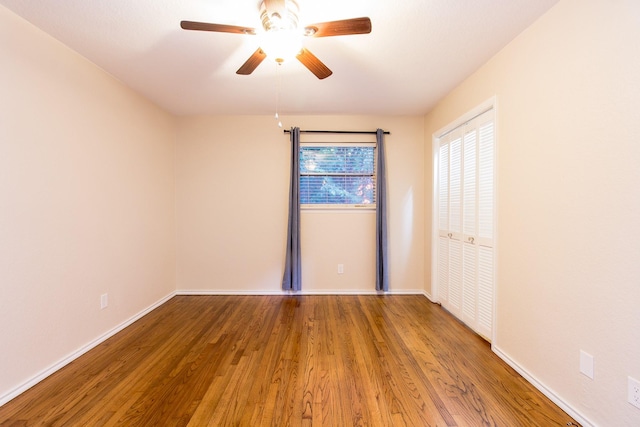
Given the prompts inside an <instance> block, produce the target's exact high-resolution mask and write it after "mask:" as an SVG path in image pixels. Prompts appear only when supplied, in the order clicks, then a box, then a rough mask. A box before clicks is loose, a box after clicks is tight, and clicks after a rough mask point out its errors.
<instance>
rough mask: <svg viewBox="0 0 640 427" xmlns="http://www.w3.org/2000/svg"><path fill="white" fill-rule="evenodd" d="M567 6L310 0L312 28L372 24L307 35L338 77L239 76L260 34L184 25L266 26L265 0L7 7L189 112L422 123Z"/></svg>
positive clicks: (305, 6)
mask: <svg viewBox="0 0 640 427" xmlns="http://www.w3.org/2000/svg"><path fill="white" fill-rule="evenodd" d="M557 1H558V0H404V1H397V0H349V1H346V0H299V4H300V8H301V16H300V21H301V22H300V23H301V24H302V25H308V24H312V23H317V22H324V21H334V20H339V19H348V18H356V17H361V16H368V17H369V18H371V22H372V32H371V34H366V35H350V36H339V37H325V38H306V39H305V47H307V48H308V49H309V50H310V51H311V52H312V53H314V54H315V55H316V56H317V57H318V58H319V59H320V60H321V61H323V62H324V63H325V64H326V65H327V66H328V67H329V68H330V69H331V70H332V71H333V75H332V76H330V77H329V78H327V79H324V80H318V79H317V78H316V77H315V76H314V75H313V74H311V73H310V72H309V71H308V70H307V69H306V68H304V66H303V65H302V64H300V63H299V62H298V61H296V60H293V61H291V62H287V63H285V64H283V65H282V66H280V67H278V66H277V65H276V64H275V62H273V61H270V60H269V58H267V59H266V60H265V61H264V62H263V63H262V64H261V65H260V66H259V67H258V68H257V69H256V70H255V71H254V72H253V74H251V75H249V76H241V75H237V74H236V73H235V72H236V70H237V69H238V68H239V67H240V66H241V65H242V64H243V63H244V61H245V60H246V59H247V58H248V57H249V56H250V55H251V54H252V53H253V52H254V51H255V50H256V49H257V47H258V39H257V37H256V36H250V35H237V34H226V33H213V32H202V31H185V30H182V29H181V28H180V25H179V24H180V21H181V20H190V21H200V22H213V23H218V24H231V25H240V26H249V27H256V28H257V27H259V26H260V23H259V12H258V8H259V3H260V1H259V0H133V1H132V0H55V1H52V0H0V4H3V5H4V6H6V7H7V8H9V9H10V10H12V11H14V12H15V13H17V14H18V15H21V16H22V17H24V18H25V19H27V20H28V21H30V22H31V23H33V24H34V25H36V26H37V27H39V28H41V29H42V30H44V31H46V32H47V33H49V34H51V35H52V36H53V37H55V38H57V39H58V40H60V41H62V42H63V43H64V44H66V45H67V46H69V47H70V48H72V49H74V50H76V51H77V52H79V53H80V54H82V55H83V56H85V57H86V58H88V59H89V60H91V61H92V62H94V63H95V64H97V65H98V66H100V67H101V68H102V69H104V70H106V71H107V72H109V73H111V74H112V75H113V76H115V77H116V78H118V79H119V80H121V81H122V82H124V83H125V84H126V85H128V86H129V87H131V88H133V89H134V90H136V91H137V92H139V93H141V94H143V95H144V96H145V97H147V98H149V99H150V100H152V101H153V102H155V103H156V104H158V105H160V106H161V107H163V108H164V109H166V110H168V111H170V112H172V113H174V114H178V115H190V114H272V113H273V111H274V109H275V103H276V93H277V88H278V82H280V83H279V86H280V89H279V93H280V96H279V98H280V100H279V109H280V111H281V112H282V113H283V114H305V115H315V114H381V115H416V114H424V113H426V112H428V111H429V110H430V109H431V108H432V107H433V106H434V105H435V103H436V102H437V101H438V100H439V99H440V98H442V97H443V96H444V95H445V94H446V93H448V92H449V91H450V90H451V89H453V88H454V87H455V86H456V85H458V84H459V83H460V82H461V81H462V80H464V79H465V78H466V77H468V76H469V75H470V74H471V73H472V72H474V71H475V70H476V69H477V68H478V67H479V66H480V65H482V64H483V63H484V62H486V61H487V60H488V59H489V58H491V57H492V56H493V55H494V54H495V53H497V52H498V51H499V50H500V49H501V48H502V47H504V46H505V45H506V44H508V43H509V41H511V40H512V39H513V38H514V37H515V36H516V35H518V34H519V33H520V32H522V31H523V30H524V29H525V28H527V27H528V26H529V25H530V24H531V23H532V22H533V21H535V20H536V19H537V18H538V17H539V16H540V15H542V14H543V13H544V12H546V11H547V10H548V9H549V8H550V7H551V6H553V5H554V4H555V3H557Z"/></svg>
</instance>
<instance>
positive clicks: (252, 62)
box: [236, 48, 267, 76]
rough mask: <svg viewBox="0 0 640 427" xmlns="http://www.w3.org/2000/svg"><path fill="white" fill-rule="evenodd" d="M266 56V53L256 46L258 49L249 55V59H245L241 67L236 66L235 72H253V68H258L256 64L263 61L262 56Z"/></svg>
mask: <svg viewBox="0 0 640 427" xmlns="http://www.w3.org/2000/svg"><path fill="white" fill-rule="evenodd" d="M266 57H267V54H266V53H264V51H263V50H262V49H260V48H258V50H256V51H255V52H253V55H251V56H250V57H249V59H247V61H246V62H245V63H244V64H242V67H240V68H238V71H236V74H242V75H245V76H246V75H249V74H251V73H253V70H255V69H256V68H258V65H260V63H261V62H262V61H264V58H266Z"/></svg>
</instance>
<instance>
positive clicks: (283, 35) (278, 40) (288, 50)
mask: <svg viewBox="0 0 640 427" xmlns="http://www.w3.org/2000/svg"><path fill="white" fill-rule="evenodd" d="M260 47H261V48H262V50H263V51H264V53H266V54H267V57H268V58H273V59H274V60H275V61H276V62H284V61H288V60H291V59H293V58H295V57H296V55H297V54H298V53H299V52H300V51H301V50H302V34H301V33H300V31H298V30H272V31H267V32H265V33H263V34H262V40H261V42H260Z"/></svg>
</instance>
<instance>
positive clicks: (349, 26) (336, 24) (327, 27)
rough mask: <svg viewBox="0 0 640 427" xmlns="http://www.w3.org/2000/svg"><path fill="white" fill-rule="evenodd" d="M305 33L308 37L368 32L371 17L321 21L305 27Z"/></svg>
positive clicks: (369, 30)
mask: <svg viewBox="0 0 640 427" xmlns="http://www.w3.org/2000/svg"><path fill="white" fill-rule="evenodd" d="M304 31H305V33H304V34H305V35H306V36H309V37H330V36H348V35H350V34H369V33H370V32H371V19H369V18H353V19H344V20H342V21H330V22H321V23H319V24H313V25H309V26H307V27H305V29H304Z"/></svg>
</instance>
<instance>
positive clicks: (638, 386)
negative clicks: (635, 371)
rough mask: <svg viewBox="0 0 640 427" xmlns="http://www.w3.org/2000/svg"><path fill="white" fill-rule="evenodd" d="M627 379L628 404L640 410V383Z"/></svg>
mask: <svg viewBox="0 0 640 427" xmlns="http://www.w3.org/2000/svg"><path fill="white" fill-rule="evenodd" d="M628 378H629V397H628V398H627V399H628V400H629V403H631V404H632V405H633V406H635V407H636V408H639V409H640V381H638V380H636V379H634V378H631V377H628Z"/></svg>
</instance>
